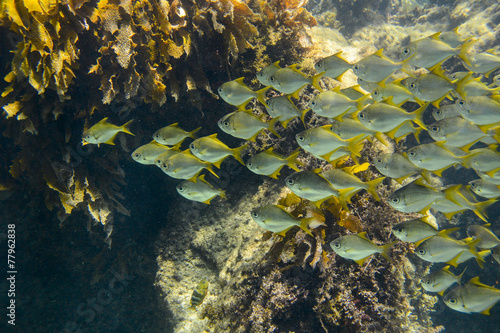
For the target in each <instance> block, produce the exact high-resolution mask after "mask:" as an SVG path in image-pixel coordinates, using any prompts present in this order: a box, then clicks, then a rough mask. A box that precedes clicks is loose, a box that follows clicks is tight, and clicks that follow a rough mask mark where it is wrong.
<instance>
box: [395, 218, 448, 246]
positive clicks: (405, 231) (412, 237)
mask: <svg viewBox="0 0 500 333" xmlns="http://www.w3.org/2000/svg"><path fill="white" fill-rule="evenodd" d="M392 233H393V234H394V236H396V237H397V238H399V239H400V240H402V241H403V242H410V243H416V242H419V241H421V240H423V239H426V238H429V237H431V236H434V235H437V234H438V233H439V230H437V229H436V228H434V227H433V226H432V225H430V224H429V223H427V222H425V221H423V220H422V219H414V220H409V221H405V222H401V223H398V224H396V225H395V226H394V227H392Z"/></svg>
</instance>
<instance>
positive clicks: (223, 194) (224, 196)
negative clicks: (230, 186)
mask: <svg viewBox="0 0 500 333" xmlns="http://www.w3.org/2000/svg"><path fill="white" fill-rule="evenodd" d="M219 196H220V197H221V198H222V199H225V200H227V195H226V191H224V190H220V193H219Z"/></svg>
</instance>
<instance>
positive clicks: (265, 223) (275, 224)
mask: <svg viewBox="0 0 500 333" xmlns="http://www.w3.org/2000/svg"><path fill="white" fill-rule="evenodd" d="M251 215H252V218H253V220H254V221H255V222H257V224H258V225H260V226H261V227H262V228H264V229H266V230H269V231H271V232H274V233H277V234H278V235H280V236H283V237H284V236H285V234H286V232H287V231H288V230H289V229H291V228H293V227H295V226H297V227H300V228H301V229H302V230H304V232H306V233H307V234H309V235H311V236H312V234H311V232H310V231H309V229H308V227H307V226H308V224H309V222H311V219H314V218H303V219H300V220H298V219H296V218H295V217H293V216H292V215H291V214H290V213H288V212H287V211H286V210H285V209H284V207H282V206H279V205H267V206H262V207H258V208H255V209H254V210H252V213H251Z"/></svg>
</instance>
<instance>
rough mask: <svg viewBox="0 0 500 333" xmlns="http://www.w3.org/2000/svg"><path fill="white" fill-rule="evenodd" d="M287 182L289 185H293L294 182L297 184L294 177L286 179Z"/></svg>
mask: <svg viewBox="0 0 500 333" xmlns="http://www.w3.org/2000/svg"><path fill="white" fill-rule="evenodd" d="M286 183H287V185H290V186H292V185H293V184H295V181H294V180H293V179H292V178H288V179H287V180H286Z"/></svg>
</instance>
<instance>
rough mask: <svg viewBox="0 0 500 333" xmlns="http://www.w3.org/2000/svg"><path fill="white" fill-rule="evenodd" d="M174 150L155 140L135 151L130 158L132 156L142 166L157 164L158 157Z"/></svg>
mask: <svg viewBox="0 0 500 333" xmlns="http://www.w3.org/2000/svg"><path fill="white" fill-rule="evenodd" d="M172 149H173V148H170V147H167V146H164V145H161V144H159V143H158V142H156V141H154V140H153V141H151V142H150V143H147V144H145V145H142V146H140V147H139V148H137V149H136V150H134V151H133V153H132V154H131V155H130V156H132V158H133V159H134V161H136V162H138V163H141V164H155V160H156V158H157V157H158V156H160V155H161V154H163V153H165V152H167V151H169V150H172Z"/></svg>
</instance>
